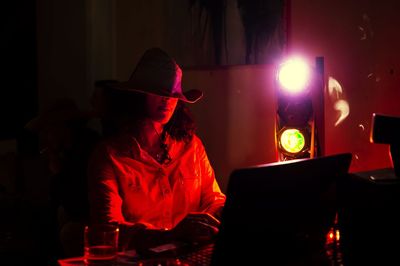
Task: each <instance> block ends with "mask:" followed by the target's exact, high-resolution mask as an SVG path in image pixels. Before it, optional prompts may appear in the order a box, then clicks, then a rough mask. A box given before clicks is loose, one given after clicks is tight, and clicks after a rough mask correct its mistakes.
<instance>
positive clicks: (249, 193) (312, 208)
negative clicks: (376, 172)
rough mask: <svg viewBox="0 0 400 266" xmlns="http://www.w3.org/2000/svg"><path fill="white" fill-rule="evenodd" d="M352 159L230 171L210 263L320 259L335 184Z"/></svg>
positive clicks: (348, 156)
mask: <svg viewBox="0 0 400 266" xmlns="http://www.w3.org/2000/svg"><path fill="white" fill-rule="evenodd" d="M351 157H352V156H351V154H349V153H344V154H336V155H331V156H324V157H318V158H312V159H300V160H292V161H287V162H284V163H272V164H265V165H257V166H252V167H247V168H241V169H236V170H234V171H233V172H232V173H231V175H230V178H229V182H228V189H227V193H226V194H227V201H226V204H225V207H224V211H223V214H222V219H221V228H220V233H219V235H218V238H217V241H216V245H215V251H214V254H213V257H212V264H213V265H229V264H235V263H238V262H244V263H246V264H247V265H250V264H253V263H260V262H262V261H263V260H265V261H266V262H268V261H269V262H274V263H275V264H284V265H291V263H292V262H294V261H296V263H297V262H298V261H299V259H300V260H303V261H304V262H305V263H306V264H308V265H310V263H311V264H313V263H314V261H313V260H319V259H320V258H319V256H320V255H321V254H318V253H319V252H323V248H324V247H323V245H324V244H325V236H326V234H327V232H328V231H329V229H330V228H331V227H332V226H333V223H334V219H335V215H336V209H337V206H336V204H337V201H336V185H337V184H338V182H340V181H341V180H343V178H346V177H347V173H348V170H349V167H350V163H351ZM311 251H312V252H311ZM317 264H320V262H317Z"/></svg>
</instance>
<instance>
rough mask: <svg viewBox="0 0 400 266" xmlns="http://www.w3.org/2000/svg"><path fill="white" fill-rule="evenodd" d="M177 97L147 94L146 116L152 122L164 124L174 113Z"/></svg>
mask: <svg viewBox="0 0 400 266" xmlns="http://www.w3.org/2000/svg"><path fill="white" fill-rule="evenodd" d="M177 104H178V99H177V98H171V97H163V96H158V95H153V94H148V95H147V97H146V106H147V114H148V117H149V118H150V119H151V120H153V121H154V122H158V123H161V124H162V125H165V124H167V123H168V121H169V120H170V119H171V117H172V115H173V114H174V111H175V108H176V105H177Z"/></svg>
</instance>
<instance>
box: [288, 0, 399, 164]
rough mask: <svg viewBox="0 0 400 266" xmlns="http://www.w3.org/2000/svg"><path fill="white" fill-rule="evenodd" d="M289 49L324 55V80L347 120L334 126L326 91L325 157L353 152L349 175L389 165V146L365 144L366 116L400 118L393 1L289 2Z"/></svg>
mask: <svg viewBox="0 0 400 266" xmlns="http://www.w3.org/2000/svg"><path fill="white" fill-rule="evenodd" d="M291 5H292V16H291V33H292V35H291V49H290V51H291V52H292V53H295V54H302V55H304V56H306V57H309V58H310V57H314V56H324V58H325V74H326V77H325V78H326V80H327V81H328V79H329V77H333V78H335V79H336V80H337V81H338V82H339V83H340V84H341V87H342V89H343V93H342V94H341V95H340V96H339V97H340V98H341V99H344V100H346V101H348V103H349V107H350V113H349V116H348V117H347V118H346V119H345V120H344V121H343V122H342V123H340V124H339V125H337V126H335V122H336V121H337V118H338V115H339V113H338V112H337V110H335V109H334V103H335V102H336V100H337V99H336V97H330V96H329V94H328V93H327V91H328V90H327V88H326V97H325V99H326V101H325V104H326V105H325V129H326V152H327V153H328V154H333V153H339V152H352V153H353V155H354V157H353V164H352V170H353V171H360V170H366V169H375V168H381V167H388V166H390V159H389V155H388V145H385V144H371V143H369V134H370V126H371V115H372V113H373V112H382V113H386V114H390V115H400V108H399V104H398V99H399V97H400V90H399V89H398V84H399V81H400V65H399V64H400V52H399V49H398V47H400V36H399V35H398V34H397V31H398V27H399V26H400V23H399V21H398V10H399V9H400V3H399V2H398V1H379V2H378V1H364V0H357V1H344V0H339V1H318V0H308V1H300V0H292V3H291Z"/></svg>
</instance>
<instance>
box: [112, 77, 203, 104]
mask: <svg viewBox="0 0 400 266" xmlns="http://www.w3.org/2000/svg"><path fill="white" fill-rule="evenodd" d="M109 87H110V88H112V89H117V90H121V91H126V92H139V93H144V94H152V95H158V96H163V97H171V98H177V99H179V100H181V101H183V102H187V103H195V102H197V101H198V100H200V99H201V98H202V97H203V92H202V91H200V90H196V89H191V90H188V91H184V92H182V93H179V94H168V93H165V94H163V93H160V91H152V90H151V89H147V90H142V89H138V88H135V86H133V84H132V83H131V82H129V81H127V82H119V83H116V84H110V85H109Z"/></svg>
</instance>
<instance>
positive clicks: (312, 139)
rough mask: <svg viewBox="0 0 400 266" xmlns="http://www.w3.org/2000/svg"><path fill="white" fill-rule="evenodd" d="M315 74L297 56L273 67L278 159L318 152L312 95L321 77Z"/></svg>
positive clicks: (318, 85) (308, 155)
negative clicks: (274, 73)
mask: <svg viewBox="0 0 400 266" xmlns="http://www.w3.org/2000/svg"><path fill="white" fill-rule="evenodd" d="M317 62H318V61H317ZM318 74H320V73H318V71H316V70H315V69H313V68H311V67H310V66H309V65H308V64H307V63H306V62H305V61H304V60H302V59H300V58H292V59H289V60H287V61H285V62H284V63H282V64H281V65H280V66H279V68H278V69H277V75H276V91H277V106H276V117H275V143H276V153H277V160H278V161H287V160H292V159H301V158H313V157H316V156H318V155H319V154H318V153H320V152H319V151H320V149H318V142H319V141H318V138H317V127H316V124H319V123H316V122H317V121H316V115H315V108H314V105H315V104H314V102H315V97H313V96H315V95H313V94H315V92H321V91H322V92H323V88H320V86H321V82H319V81H320V80H321V79H319V78H316V77H317V76H318ZM319 89H321V90H319ZM319 96H320V95H319ZM322 99H323V95H322ZM318 107H319V108H318V109H321V110H323V102H322V108H321V103H319V105H318ZM321 110H318V111H321ZM320 117H323V113H322V114H320ZM318 122H320V121H318Z"/></svg>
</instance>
